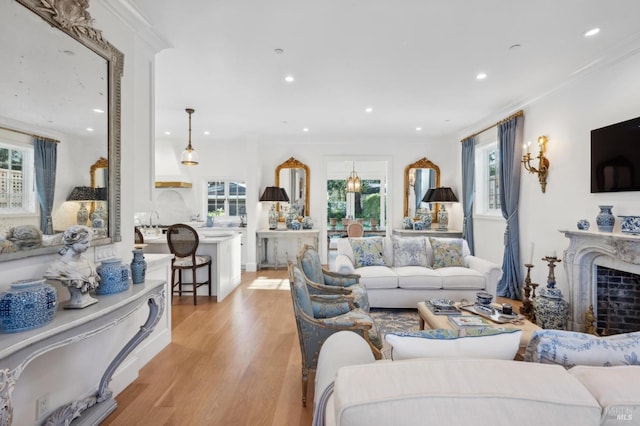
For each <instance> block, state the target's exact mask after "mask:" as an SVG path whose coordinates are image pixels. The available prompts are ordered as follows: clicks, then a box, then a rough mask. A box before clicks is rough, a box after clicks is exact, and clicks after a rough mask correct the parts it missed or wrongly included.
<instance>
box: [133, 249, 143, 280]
mask: <svg viewBox="0 0 640 426" xmlns="http://www.w3.org/2000/svg"><path fill="white" fill-rule="evenodd" d="M146 272H147V261H146V260H144V253H143V252H142V249H134V250H133V260H132V261H131V280H132V281H133V283H134V284H142V283H143V282H144V279H145V274H146Z"/></svg>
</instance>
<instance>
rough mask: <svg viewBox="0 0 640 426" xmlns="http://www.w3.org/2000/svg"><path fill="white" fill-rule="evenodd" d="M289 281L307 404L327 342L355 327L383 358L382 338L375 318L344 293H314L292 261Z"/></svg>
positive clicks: (372, 349)
mask: <svg viewBox="0 0 640 426" xmlns="http://www.w3.org/2000/svg"><path fill="white" fill-rule="evenodd" d="M289 284H290V286H291V299H292V300H293V312H294V314H295V317H296V325H297V327H298V338H299V339H300V351H301V352H302V405H303V406H305V407H306V405H307V387H308V386H307V385H308V383H309V372H314V371H315V370H316V366H317V364H318V355H319V353H320V348H321V347H322V344H323V343H324V341H325V340H326V339H327V338H328V337H329V336H330V335H332V334H333V333H336V332H338V331H340V330H351V331H354V332H356V333H358V334H359V335H360V336H362V337H363V338H364V339H365V340H366V341H367V343H368V344H369V346H370V347H371V351H372V352H373V355H374V356H375V358H376V359H380V358H381V357H382V353H381V352H380V349H381V348H382V338H381V336H380V332H379V331H378V327H377V326H376V323H375V322H374V321H373V319H372V318H371V317H370V316H369V315H368V314H367V313H366V312H364V311H363V310H362V309H360V308H354V307H353V304H352V303H351V298H349V297H345V296H344V295H339V294H332V295H312V294H309V290H308V287H307V284H306V282H305V279H304V276H303V273H302V271H301V270H300V268H298V267H297V266H295V265H293V264H292V263H291V262H289Z"/></svg>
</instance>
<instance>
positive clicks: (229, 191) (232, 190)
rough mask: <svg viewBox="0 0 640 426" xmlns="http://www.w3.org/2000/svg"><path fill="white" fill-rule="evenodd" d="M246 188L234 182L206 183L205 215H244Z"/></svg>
mask: <svg viewBox="0 0 640 426" xmlns="http://www.w3.org/2000/svg"><path fill="white" fill-rule="evenodd" d="M246 205H247V186H246V184H245V183H244V182H241V181H236V180H218V181H209V182H207V214H209V213H213V214H214V215H218V216H223V215H224V216H240V215H243V214H245V213H246Z"/></svg>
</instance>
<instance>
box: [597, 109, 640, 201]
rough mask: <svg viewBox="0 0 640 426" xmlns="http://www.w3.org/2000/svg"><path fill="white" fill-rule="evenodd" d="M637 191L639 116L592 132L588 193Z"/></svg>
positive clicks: (638, 175)
mask: <svg viewBox="0 0 640 426" xmlns="http://www.w3.org/2000/svg"><path fill="white" fill-rule="evenodd" d="M620 191H640V117H638V118H634V119H631V120H627V121H623V122H620V123H616V124H612V125H610V126H606V127H602V128H600V129H595V130H592V131H591V192H592V193H596V192H620Z"/></svg>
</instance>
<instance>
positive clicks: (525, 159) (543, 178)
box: [522, 136, 549, 194]
mask: <svg viewBox="0 0 640 426" xmlns="http://www.w3.org/2000/svg"><path fill="white" fill-rule="evenodd" d="M547 141H548V139H547V137H546V136H540V137H539V138H538V148H539V149H540V151H539V153H538V156H537V157H535V158H537V159H538V168H535V167H533V166H532V165H531V153H530V152H529V151H530V148H531V142H529V143H528V144H524V145H523V146H522V148H523V150H524V151H526V153H525V154H524V155H523V156H522V164H524V168H525V170H526V171H528V172H529V173H536V174H537V175H538V181H539V182H540V187H541V188H542V193H543V194H544V192H545V190H546V189H547V174H548V173H549V160H548V159H547V157H545V156H544V152H545V151H546V149H547Z"/></svg>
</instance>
